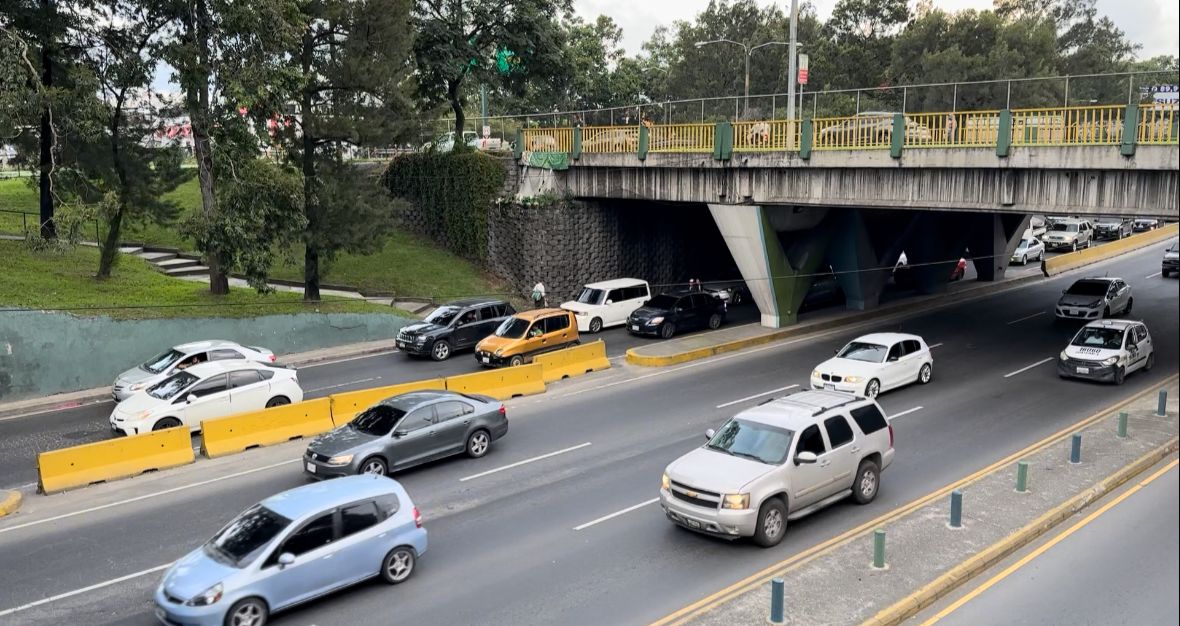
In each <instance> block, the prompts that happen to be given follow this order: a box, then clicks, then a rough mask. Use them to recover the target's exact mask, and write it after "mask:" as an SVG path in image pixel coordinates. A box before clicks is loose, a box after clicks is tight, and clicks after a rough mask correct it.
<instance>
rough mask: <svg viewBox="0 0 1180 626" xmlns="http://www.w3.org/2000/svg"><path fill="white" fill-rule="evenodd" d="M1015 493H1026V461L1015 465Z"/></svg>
mask: <svg viewBox="0 0 1180 626" xmlns="http://www.w3.org/2000/svg"><path fill="white" fill-rule="evenodd" d="M1016 491H1017V493H1024V492H1026V491H1028V463H1027V462H1026V461H1020V462H1019V463H1017V464H1016Z"/></svg>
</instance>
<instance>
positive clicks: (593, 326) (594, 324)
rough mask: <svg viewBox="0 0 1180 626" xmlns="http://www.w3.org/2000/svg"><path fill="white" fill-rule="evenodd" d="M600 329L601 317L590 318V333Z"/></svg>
mask: <svg viewBox="0 0 1180 626" xmlns="http://www.w3.org/2000/svg"><path fill="white" fill-rule="evenodd" d="M601 330H602V320H601V319H599V318H597V317H596V318H594V319H592V320H590V334H594V333H597V332H599V331H601Z"/></svg>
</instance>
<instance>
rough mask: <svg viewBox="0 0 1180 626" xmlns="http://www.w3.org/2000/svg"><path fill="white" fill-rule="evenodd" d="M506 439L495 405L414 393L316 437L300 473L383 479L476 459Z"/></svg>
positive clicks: (504, 420)
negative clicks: (462, 457)
mask: <svg viewBox="0 0 1180 626" xmlns="http://www.w3.org/2000/svg"><path fill="white" fill-rule="evenodd" d="M506 434H508V415H507V413H506V412H505V410H504V405H503V404H502V403H500V402H499V401H498V400H495V399H492V398H489V397H487V396H479V395H475V394H461V393H455V392H452V391H414V392H411V393H405V394H402V395H400V396H394V397H392V398H387V399H385V400H382V401H381V402H378V403H377V404H375V405H373V406H371V407H369V408H368V409H365V410H364V411H362V412H361V413H360V414H358V415H357V416H356V418H354V419H353V420H352V421H351V422H349V423H347V424H345V425H344V426H341V427H339V428H337V429H335V430H333V431H331V432H328V433H325V434H323V435H320V436H319V437H316V438H315V440H313V441H312V442H311V444H310V445H309V446H307V452H306V453H304V455H303V471H304V472H306V473H307V474H310V475H312V476H314V477H316V478H332V477H336V476H346V475H349V474H382V475H383V474H388V473H389V472H391V471H395V470H401V469H406V468H408V467H412V466H414V465H419V464H422V463H426V462H429V461H433V460H435V459H441V458H443V457H447V456H451V455H453V454H462V453H466V454H467V456H470V457H472V458H479V457H481V456H483V455H485V454H487V453H488V450H489V449H490V448H491V445H492V442H493V441H495V440H497V439H499V438H501V437H503V436H504V435H506Z"/></svg>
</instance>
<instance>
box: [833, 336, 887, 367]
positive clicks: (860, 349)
mask: <svg viewBox="0 0 1180 626" xmlns="http://www.w3.org/2000/svg"><path fill="white" fill-rule="evenodd" d="M888 353H889V348H886V347H885V346H882V345H880V344H875V343H864V342H862V341H854V342H852V343H850V344H848V345H846V346H844V349H843V350H841V351H840V354H838V355H836V356H837V357H839V358H841V359H851V360H853V361H864V362H866V363H884V362H885V355H886V354H888Z"/></svg>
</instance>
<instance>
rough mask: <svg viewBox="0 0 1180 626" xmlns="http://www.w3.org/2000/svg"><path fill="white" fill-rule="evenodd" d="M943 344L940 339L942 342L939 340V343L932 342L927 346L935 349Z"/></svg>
mask: <svg viewBox="0 0 1180 626" xmlns="http://www.w3.org/2000/svg"><path fill="white" fill-rule="evenodd" d="M941 345H942V342H941V341H940V342H938V343H932V344H930V345H928V346H926V347H927V348H930V349H931V350H933V349H935V348H937V347H939V346H941Z"/></svg>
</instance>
